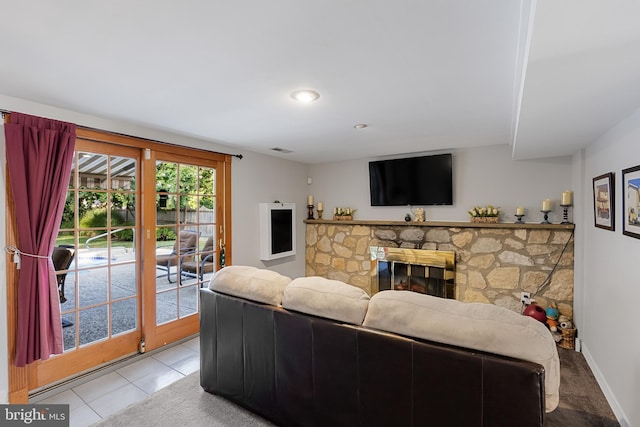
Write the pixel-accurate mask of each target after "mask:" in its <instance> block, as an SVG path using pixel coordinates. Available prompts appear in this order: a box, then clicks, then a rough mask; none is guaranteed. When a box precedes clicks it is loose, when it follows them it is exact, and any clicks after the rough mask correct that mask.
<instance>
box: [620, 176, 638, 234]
mask: <svg viewBox="0 0 640 427" xmlns="http://www.w3.org/2000/svg"><path fill="white" fill-rule="evenodd" d="M639 209H640V165H639V166H634V167H632V168H628V169H623V170H622V212H623V214H622V215H623V218H622V234H625V235H627V236H631V237H635V238H636V239H640V219H639V218H638V210H639Z"/></svg>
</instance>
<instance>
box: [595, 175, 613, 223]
mask: <svg viewBox="0 0 640 427" xmlns="http://www.w3.org/2000/svg"><path fill="white" fill-rule="evenodd" d="M614 180H615V175H614V174H613V172H609V173H605V174H604V175H600V176H597V177H595V178H593V215H594V219H595V226H596V227H600V228H604V229H605V230H610V231H613V230H615V229H616V224H615V213H614V207H615V203H614V195H615V191H614V188H615V187H614Z"/></svg>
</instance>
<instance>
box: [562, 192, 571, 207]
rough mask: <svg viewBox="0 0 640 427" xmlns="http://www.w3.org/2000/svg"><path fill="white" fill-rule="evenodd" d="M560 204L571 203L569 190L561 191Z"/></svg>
mask: <svg viewBox="0 0 640 427" xmlns="http://www.w3.org/2000/svg"><path fill="white" fill-rule="evenodd" d="M562 204H563V205H564V206H569V205H571V191H563V192H562Z"/></svg>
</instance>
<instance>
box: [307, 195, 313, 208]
mask: <svg viewBox="0 0 640 427" xmlns="http://www.w3.org/2000/svg"><path fill="white" fill-rule="evenodd" d="M307 205H309V206H311V205H313V196H312V195H311V194H309V197H307Z"/></svg>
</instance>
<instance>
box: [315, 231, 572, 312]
mask: <svg viewBox="0 0 640 427" xmlns="http://www.w3.org/2000/svg"><path fill="white" fill-rule="evenodd" d="M304 223H305V224H306V236H305V241H306V245H305V261H306V262H305V275H307V276H322V277H327V278H329V279H335V280H341V281H343V282H346V283H350V284H352V285H354V286H357V287H360V288H362V289H364V290H365V291H367V292H369V293H372V286H371V283H372V281H371V276H372V261H371V257H370V252H369V247H370V246H387V247H399V248H402V247H404V248H413V249H429V250H446V251H453V252H455V254H456V267H455V286H456V291H455V293H456V299H458V300H461V301H465V302H483V303H489V304H496V305H499V306H501V307H505V308H508V309H511V310H513V311H517V312H519V311H520V310H521V308H522V306H521V304H520V293H521V292H523V291H526V292H531V293H534V292H536V291H538V290H539V292H538V293H537V294H536V295H535V300H536V301H537V302H538V303H539V304H540V305H542V306H543V307H546V306H547V305H548V304H549V303H551V302H554V303H556V304H557V305H558V308H559V310H560V312H561V313H562V314H566V315H568V316H570V317H573V275H574V272H573V261H574V247H573V230H574V228H575V226H574V224H540V223H522V224H516V223H512V222H501V223H497V224H493V223H472V222H460V221H458V222H449V221H425V222H415V221H389V220H350V221H342V220H333V219H327V220H325V219H321V220H320V219H314V220H304ZM373 291H375V290H373Z"/></svg>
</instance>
